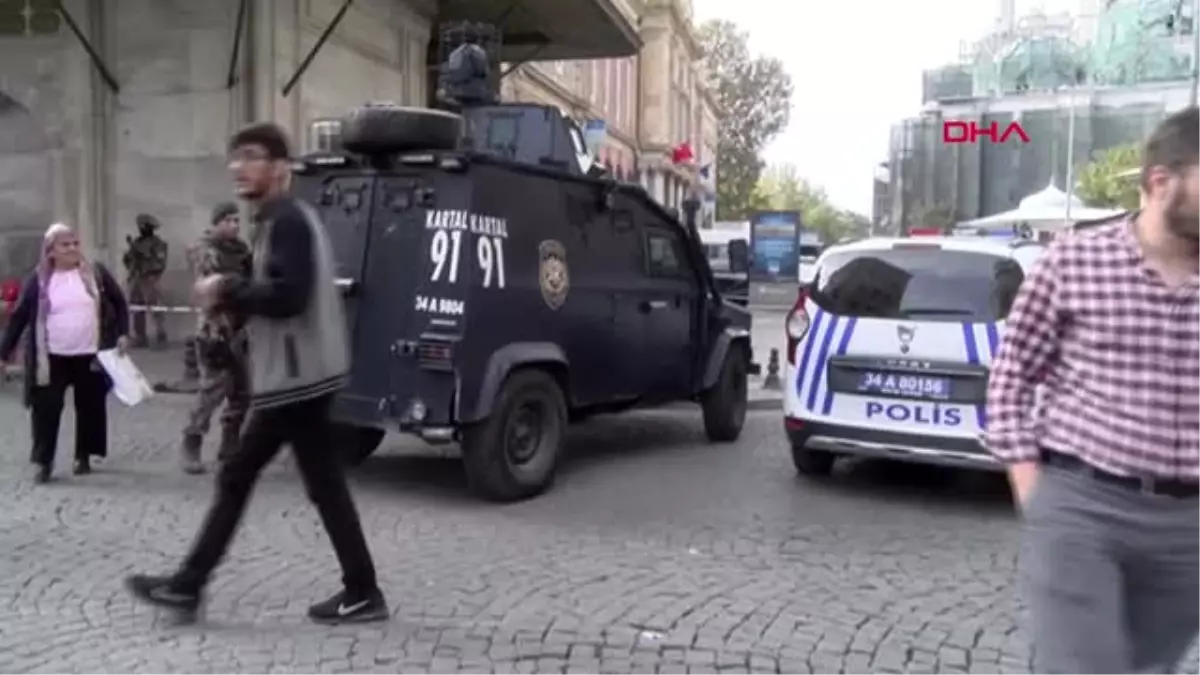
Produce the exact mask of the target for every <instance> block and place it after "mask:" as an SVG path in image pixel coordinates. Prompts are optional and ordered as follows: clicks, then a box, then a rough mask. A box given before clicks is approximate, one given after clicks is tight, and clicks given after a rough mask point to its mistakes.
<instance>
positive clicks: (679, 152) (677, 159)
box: [671, 141, 696, 164]
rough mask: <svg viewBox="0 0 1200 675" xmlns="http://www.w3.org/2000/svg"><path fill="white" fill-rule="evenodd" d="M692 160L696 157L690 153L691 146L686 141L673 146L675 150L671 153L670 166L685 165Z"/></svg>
mask: <svg viewBox="0 0 1200 675" xmlns="http://www.w3.org/2000/svg"><path fill="white" fill-rule="evenodd" d="M694 159H696V155H695V154H694V153H693V152H692V144H691V143H688V142H687V141H684V142H683V143H680V144H679V145H677V146H675V149H674V150H672V151H671V163H672V164H686V163H688V162H691V161H693V160H694Z"/></svg>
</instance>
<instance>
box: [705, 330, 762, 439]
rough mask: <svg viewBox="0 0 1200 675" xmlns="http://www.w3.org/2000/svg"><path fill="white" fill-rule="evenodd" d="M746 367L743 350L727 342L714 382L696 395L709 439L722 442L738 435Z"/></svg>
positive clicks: (743, 417) (745, 391)
mask: <svg viewBox="0 0 1200 675" xmlns="http://www.w3.org/2000/svg"><path fill="white" fill-rule="evenodd" d="M749 370H750V367H749V364H748V363H747V358H746V352H745V350H743V349H742V348H741V347H740V346H738V345H732V346H730V347H729V351H728V352H726V353H725V361H724V362H723V363H722V364H721V373H720V374H719V375H718V376H717V381H716V383H714V384H713V386H712V387H711V388H709V390H708V391H706V392H704V394H703V396H701V398H700V404H701V406H702V408H703V410H704V432H705V433H706V434H708V439H709V440H711V441H717V442H720V443H726V442H730V441H736V440H737V439H738V436H740V435H741V433H742V426H743V425H744V424H745V423H746V407H747V406H746V399H747V397H748V396H749V382H748V380H747V378H748V377H749Z"/></svg>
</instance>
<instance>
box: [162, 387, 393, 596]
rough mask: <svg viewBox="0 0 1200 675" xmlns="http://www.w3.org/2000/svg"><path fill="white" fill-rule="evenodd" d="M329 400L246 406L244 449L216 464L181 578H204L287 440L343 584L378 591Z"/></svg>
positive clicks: (190, 581)
mask: <svg viewBox="0 0 1200 675" xmlns="http://www.w3.org/2000/svg"><path fill="white" fill-rule="evenodd" d="M332 400H333V398H332V396H322V397H320V398H317V399H312V400H309V401H303V402H300V403H292V404H289V405H286V406H280V407H278V408H269V409H266V410H253V411H251V413H250V419H249V421H248V422H247V423H246V428H245V430H244V431H243V432H242V446H241V448H240V449H239V451H238V452H237V454H235V455H234V456H233V457H232V458H231V459H230V460H228V461H227V462H225V463H224V464H223V465H221V471H220V474H218V476H217V498H216V501H214V502H213V504H212V506H211V507H209V510H208V516H207V517H206V518H205V521H204V526H203V528H202V529H201V530H200V536H199V537H198V538H197V539H196V543H195V544H194V545H193V547H192V552H191V554H190V555H188V557H187V560H186V561H185V562H184V564H183V568H182V569H181V570H180V573H179V576H178V580H179V581H180V582H181V583H183V584H186V585H188V586H194V587H196V588H199V587H202V586H204V585H205V584H206V583H207V582H208V579H209V576H210V575H211V574H212V572H213V570H214V569H216V567H217V565H218V564H219V563H220V562H221V558H222V557H224V555H225V551H226V550H227V549H228V548H229V543H230V541H231V540H232V539H233V533H234V531H235V530H236V529H237V526H238V523H239V522H240V521H241V519H242V513H243V512H245V510H246V504H247V503H248V502H249V501H250V493H251V492H252V491H253V490H254V484H255V483H256V482H258V477H259V474H261V473H262V471H263V469H264V468H266V466H267V464H269V463H270V462H271V460H272V459H273V458H274V457H275V455H276V453H278V452H279V449H280V448H281V447H283V444H284V443H288V444H290V445H291V446H292V453H293V454H294V455H295V457H296V465H297V466H298V467H299V468H300V476H301V478H302V479H303V480H304V488H305V490H307V492H308V498H309V499H310V500H312V502H313V504H314V505H315V506H316V507H317V512H318V513H319V514H320V516H321V522H322V523H323V524H324V525H325V531H326V533H328V534H329V539H330V540H331V541H332V542H333V549H334V551H335V552H336V553H337V558H338V562H339V563H341V566H342V579H343V581H344V583H345V585H346V590H347V591H349V592H351V593H352V594H358V593H363V594H366V593H370V592H373V591H374V590H375V589H376V582H375V564H374V563H373V562H372V561H371V553H370V551H368V550H367V542H366V539H365V538H364V537H363V531H362V524H361V523H360V522H359V519H358V511H357V509H355V507H354V500H353V499H351V497H350V490H349V489H348V488H347V486H346V476H345V474H344V473H343V471H342V464H341V461H340V460H339V458H338V456H337V454H336V452H335V448H334V446H333V438H332V427H331V424H330V419H329V407H330V403H332Z"/></svg>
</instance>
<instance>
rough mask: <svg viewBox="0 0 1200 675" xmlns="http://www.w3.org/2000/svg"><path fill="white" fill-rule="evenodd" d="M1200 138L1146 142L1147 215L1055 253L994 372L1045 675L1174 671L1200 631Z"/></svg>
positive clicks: (1082, 235) (1030, 286) (993, 424)
mask: <svg viewBox="0 0 1200 675" xmlns="http://www.w3.org/2000/svg"><path fill="white" fill-rule="evenodd" d="M1198 127H1200V116H1198V115H1197V109H1196V108H1194V107H1193V108H1188V109H1186V110H1184V111H1182V112H1179V113H1176V114H1174V115H1172V116H1170V117H1168V118H1167V119H1166V120H1164V121H1163V122H1162V124H1160V125H1159V127H1158V128H1157V129H1155V131H1154V133H1153V134H1152V135H1151V136H1150V138H1149V140H1147V142H1146V145H1145V147H1144V148H1143V151H1142V175H1141V187H1142V191H1143V208H1142V210H1141V211H1140V212H1138V213H1135V214H1132V215H1130V216H1126V217H1121V218H1119V219H1115V220H1114V221H1113V222H1111V223H1108V224H1104V225H1100V226H1098V227H1094V228H1091V229H1088V230H1086V231H1082V232H1076V233H1072V234H1069V235H1064V236H1061V237H1059V238H1058V239H1057V240H1056V241H1055V242H1054V243H1053V244H1051V245H1050V247H1049V249H1048V250H1047V252H1046V254H1045V256H1044V257H1043V258H1042V259H1041V260H1040V261H1039V263H1038V265H1037V266H1036V268H1035V269H1034V270H1033V272H1032V273H1031V274H1030V276H1029V277H1028V278H1027V279H1026V280H1025V283H1024V284H1023V285H1022V287H1021V290H1020V293H1019V294H1018V296H1017V299H1016V302H1015V303H1014V304H1013V308H1012V312H1011V313H1010V314H1009V316H1008V322H1007V327H1006V329H1005V333H1004V342H1003V344H1002V346H1001V348H1000V353H999V355H998V357H997V359H996V362H995V363H994V364H993V366H992V375H991V382H990V385H989V387H988V401H987V403H988V429H987V438H986V440H987V444H988V448H989V449H990V450H991V451H992V452H993V453H994V454H995V455H996V456H997V457H998V458H1000V459H1001V460H1002V461H1004V462H1005V463H1006V464H1007V465H1008V475H1009V479H1010V482H1011V484H1012V489H1013V493H1014V495H1015V497H1016V501H1017V502H1018V503H1019V504H1020V507H1021V512H1022V520H1023V544H1024V546H1023V550H1022V553H1021V563H1020V567H1021V573H1022V577H1023V581H1024V585H1025V589H1024V590H1025V592H1026V600H1027V604H1028V606H1029V609H1030V612H1031V619H1032V623H1031V626H1030V630H1029V634H1030V635H1031V637H1032V639H1033V642H1034V653H1035V657H1034V658H1035V662H1036V665H1037V668H1036V670H1037V672H1043V673H1045V672H1052V673H1118V672H1119V673H1129V672H1171V669H1172V668H1173V667H1174V666H1175V665H1176V663H1177V662H1178V661H1179V660H1180V659H1181V658H1182V657H1183V655H1184V653H1185V652H1186V651H1187V649H1188V647H1189V646H1190V644H1191V642H1192V640H1193V639H1194V638H1195V637H1196V634H1197V630H1198V629H1200V609H1198V608H1200V556H1198V550H1200V500H1198V499H1197V495H1198V493H1200V488H1198V487H1197V485H1198V480H1200V479H1198V475H1200V433H1198V427H1200V412H1198V409H1200V356H1198V352H1200V312H1198V311H1197V310H1198V307H1200V294H1198V292H1197V289H1198V276H1200V275H1198V271H1200V262H1198V261H1200V253H1198V251H1200V203H1198V202H1200V199H1198V192H1200V187H1198V185H1197V180H1198V179H1197V168H1196V164H1197V154H1198V148H1200V133H1198ZM1035 392H1036V394H1037V397H1038V398H1039V399H1040V400H1039V403H1038V405H1037V406H1036V407H1035V406H1034V405H1033V401H1034V398H1035Z"/></svg>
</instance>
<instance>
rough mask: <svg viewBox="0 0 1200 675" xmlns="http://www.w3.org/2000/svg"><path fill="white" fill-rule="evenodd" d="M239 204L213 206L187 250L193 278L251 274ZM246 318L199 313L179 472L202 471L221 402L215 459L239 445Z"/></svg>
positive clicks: (226, 455)
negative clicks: (196, 374) (195, 376)
mask: <svg viewBox="0 0 1200 675" xmlns="http://www.w3.org/2000/svg"><path fill="white" fill-rule="evenodd" d="M238 223H239V219H238V208H237V206H236V205H235V204H233V203H230V202H226V203H223V204H219V205H218V206H217V207H216V208H215V209H214V210H213V216H212V227H211V228H210V229H209V231H208V232H207V233H205V236H204V237H203V238H202V239H201V240H200V241H199V242H198V244H197V245H196V246H195V247H194V248H193V249H192V250H190V251H189V254H190V255H189V256H188V257H189V259H190V260H189V262H190V263H192V271H193V272H194V273H195V274H196V276H197V278H200V279H203V278H205V277H209V276H211V275H214V274H220V275H226V276H237V277H241V278H247V279H248V278H249V277H250V273H251V271H252V270H251V266H250V259H251V252H250V246H249V245H248V244H247V243H246V242H244V241H242V239H241V238H240V237H239V236H238ZM243 324H244V321H243V319H242V317H238V316H236V315H234V314H232V313H229V312H215V311H211V310H210V311H202V312H201V315H200V324H199V327H198V330H197V332H196V337H195V344H196V351H197V353H198V356H199V361H200V367H201V381H200V390H199V391H198V392H197V394H196V401H195V403H194V404H193V406H192V411H191V414H190V416H189V417H188V425H187V427H186V428H185V429H184V430H183V451H182V454H183V470H184V471H185V472H187V473H190V474H198V473H203V472H204V464H203V463H202V462H201V461H200V446H201V445H202V444H203V443H204V435H205V434H206V433H208V427H209V423H210V422H211V420H212V416H213V413H214V412H216V409H217V406H219V405H221V401H222V400H224V401H225V410H224V411H223V412H222V413H221V445H220V448H219V449H218V450H217V459H218V461H221V462H224V461H225V460H227V459H229V457H230V456H232V455H233V453H234V452H235V451H236V450H237V448H238V434H239V433H240V432H241V429H242V422H243V421H245V419H246V408H247V405H248V396H249V394H248V390H247V381H246V340H245V330H244V325H243Z"/></svg>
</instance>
